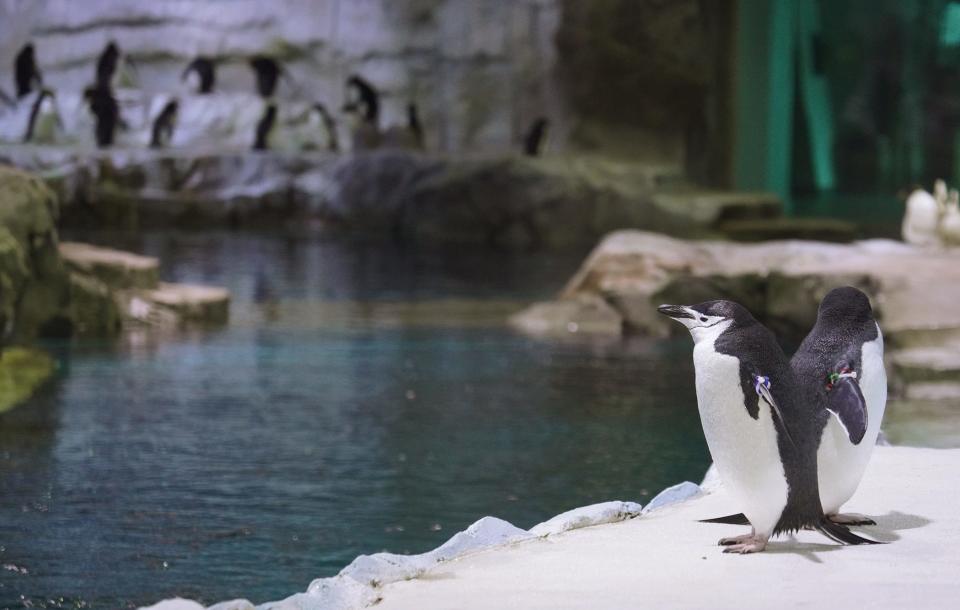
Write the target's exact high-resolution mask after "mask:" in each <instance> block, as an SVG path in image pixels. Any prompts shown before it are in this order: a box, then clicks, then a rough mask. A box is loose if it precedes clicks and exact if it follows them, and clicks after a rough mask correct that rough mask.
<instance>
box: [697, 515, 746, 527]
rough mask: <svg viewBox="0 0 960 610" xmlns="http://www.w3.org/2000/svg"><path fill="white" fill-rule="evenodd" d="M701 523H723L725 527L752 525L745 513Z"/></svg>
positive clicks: (703, 520) (701, 521)
mask: <svg viewBox="0 0 960 610" xmlns="http://www.w3.org/2000/svg"><path fill="white" fill-rule="evenodd" d="M700 523H723V524H725V525H750V520H749V519H747V516H746V515H744V514H743V513H737V514H736V515H727V516H725V517H714V518H713V519H700Z"/></svg>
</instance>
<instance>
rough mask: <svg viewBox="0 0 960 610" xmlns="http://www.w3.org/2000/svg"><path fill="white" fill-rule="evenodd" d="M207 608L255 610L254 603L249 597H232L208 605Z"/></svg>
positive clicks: (209, 609) (210, 609) (213, 609)
mask: <svg viewBox="0 0 960 610" xmlns="http://www.w3.org/2000/svg"><path fill="white" fill-rule="evenodd" d="M207 610H254V608H253V603H252V602H251V601H250V600H248V599H231V600H229V601H225V602H220V603H219V604H214V605H212V606H209V607H207Z"/></svg>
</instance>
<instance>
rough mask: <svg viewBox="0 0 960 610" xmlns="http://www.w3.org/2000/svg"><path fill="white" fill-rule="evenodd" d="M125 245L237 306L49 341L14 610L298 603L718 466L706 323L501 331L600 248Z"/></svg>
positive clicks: (4, 425)
mask: <svg viewBox="0 0 960 610" xmlns="http://www.w3.org/2000/svg"><path fill="white" fill-rule="evenodd" d="M93 237H95V238H97V237H98V236H93ZM100 238H101V239H106V238H103V237H102V236H100ZM111 239H115V238H111ZM126 245H128V246H129V247H131V248H134V249H136V250H138V251H141V252H145V253H149V254H156V255H159V256H161V257H163V260H164V269H163V276H164V278H165V279H170V280H177V281H196V282H207V283H213V284H220V285H225V286H227V287H228V288H230V290H231V291H232V292H233V294H234V297H235V300H234V303H233V306H232V310H231V316H232V317H231V323H230V324H229V325H228V326H227V327H225V328H223V329H218V330H212V331H205V332H191V333H184V334H181V335H177V336H168V337H162V338H157V337H151V336H149V335H143V336H136V335H134V336H132V337H129V338H128V339H126V340H123V341H118V342H115V343H96V342H85V343H76V344H72V345H53V346H51V348H52V349H54V350H55V353H56V354H57V356H58V358H59V360H60V363H61V364H60V366H61V368H60V374H59V376H58V378H57V380H56V381H55V382H54V383H52V384H50V386H48V387H47V388H46V389H45V390H44V391H43V392H42V393H41V394H40V395H38V396H36V397H35V398H34V399H32V400H31V401H30V402H29V403H27V404H24V405H22V406H20V407H18V408H17V409H14V410H13V411H11V412H10V413H8V414H6V415H3V416H0V566H2V567H0V607H22V606H25V605H27V604H32V605H33V606H34V607H70V608H73V607H93V608H121V607H133V606H136V605H138V604H147V603H152V602H155V601H157V600H159V599H161V598H165V597H170V596H174V595H180V596H186V597H193V598H196V599H198V600H201V601H204V602H207V603H211V602H215V601H218V600H222V599H228V598H232V597H237V596H242V597H248V598H250V599H251V600H253V601H254V602H258V603H259V602H263V601H268V600H271V599H279V598H282V597H285V596H287V595H289V594H291V593H293V592H296V591H303V590H304V589H305V588H306V586H307V585H308V584H309V582H310V581H311V580H312V579H313V578H315V577H318V576H327V575H332V574H335V573H336V572H337V571H338V570H339V569H340V568H342V567H343V566H344V565H345V564H347V563H349V562H350V560H352V559H353V558H354V557H355V556H356V555H358V554H360V553H369V552H375V551H381V550H389V551H393V552H400V553H418V552H423V551H426V550H429V549H431V548H433V547H435V546H437V545H439V544H440V543H442V542H443V541H445V540H446V539H447V538H449V537H450V536H451V535H452V534H453V533H455V532H456V531H458V530H461V529H463V528H465V527H466V526H468V525H469V524H470V523H472V522H473V521H475V520H476V519H478V518H480V517H482V516H484V515H488V514H492V515H497V516H499V517H502V518H504V519H507V520H509V521H511V522H513V523H515V524H517V525H519V526H521V527H529V526H532V525H534V524H536V523H537V522H539V521H541V520H544V519H546V518H549V517H551V516H553V515H555V514H557V513H559V512H562V511H564V510H567V509H569V508H572V507H575V506H580V505H584V504H588V503H592V502H598V501H603V500H611V499H623V500H635V501H640V502H644V501H646V500H648V499H649V498H650V497H651V496H652V495H653V494H655V493H656V492H657V491H659V490H660V489H661V488H663V487H664V486H667V485H670V484H673V483H675V482H677V481H681V480H684V479H691V480H695V481H696V480H699V477H701V476H702V474H703V472H704V470H705V468H706V467H707V465H708V463H709V458H708V454H707V450H706V446H705V444H704V442H703V439H702V432H701V430H700V424H699V420H698V417H697V413H696V398H695V396H694V391H693V388H692V384H691V383H690V382H691V379H692V363H691V361H690V345H689V341H688V340H678V341H670V342H661V343H656V342H650V341H642V340H632V341H561V342H557V341H541V340H534V339H530V338H526V337H523V336H520V335H517V334H514V333H512V332H511V331H509V330H508V329H507V328H506V327H505V326H504V325H503V323H502V320H503V317H504V315H505V314H506V313H507V312H509V311H512V310H514V309H516V308H518V307H520V306H522V304H523V303H524V302H528V301H530V300H533V299H536V298H544V297H547V296H549V295H551V294H552V293H553V292H555V291H556V290H557V289H559V288H560V287H561V286H562V284H563V282H564V281H565V279H566V278H567V277H569V275H570V274H571V273H572V272H573V271H574V270H575V269H576V266H577V264H578V263H579V262H580V260H582V256H583V253H582V252H571V253H563V254H559V255H551V256H547V255H544V254H527V253H513V254H509V253H501V254H497V253H490V252H486V251H463V250H460V251H437V250H404V249H400V248H392V247H384V246H382V245H379V246H375V245H370V244H362V243H350V242H344V241H331V240H322V239H292V238H284V237H277V236H267V235H247V234H229V233H224V234H215V235H210V234H206V233H205V234H203V235H199V234H162V233H158V234H152V235H147V236H146V237H143V238H140V239H137V240H136V241H135V242H133V243H129V244H126Z"/></svg>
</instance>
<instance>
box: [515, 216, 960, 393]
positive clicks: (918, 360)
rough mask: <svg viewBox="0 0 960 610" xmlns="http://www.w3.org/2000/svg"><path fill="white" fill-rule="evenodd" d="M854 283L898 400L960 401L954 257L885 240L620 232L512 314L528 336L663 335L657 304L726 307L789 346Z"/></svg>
mask: <svg viewBox="0 0 960 610" xmlns="http://www.w3.org/2000/svg"><path fill="white" fill-rule="evenodd" d="M843 285H853V286H857V287H858V288H860V289H862V290H864V291H865V292H866V293H867V294H868V295H870V297H871V300H872V302H873V306H874V310H875V312H876V314H877V318H878V320H879V322H880V326H881V328H882V329H883V332H884V336H885V342H886V346H887V353H888V355H889V356H890V358H889V360H890V364H891V367H890V369H891V373H892V375H891V377H892V379H893V383H894V389H895V390H897V391H898V393H899V394H901V395H905V396H912V397H914V398H917V399H943V398H944V397H951V398H954V399H958V400H960V367H958V366H956V365H955V362H957V361H958V358H960V309H958V308H957V307H956V306H955V304H956V303H957V302H960V268H958V267H957V265H956V253H955V252H954V251H952V250H929V249H921V248H915V247H912V246H909V245H906V244H902V243H899V242H894V241H889V240H869V241H862V242H855V243H853V244H847V245H841V244H827V243H821V242H802V241H775V242H766V243H761V244H738V243H730V242H716V241H684V240H679V239H674V238H671V237H667V236H664V235H658V234H655V233H646V232H642V231H618V232H615V233H612V234H610V235H609V236H607V237H606V238H605V239H604V240H603V241H602V242H601V243H600V244H599V245H598V246H597V247H596V248H595V249H594V251H593V252H592V253H591V254H590V256H589V257H588V258H587V260H586V261H585V262H584V264H583V265H582V266H581V268H580V270H579V271H578V272H577V273H576V275H574V277H573V278H572V279H571V280H570V281H569V282H568V283H567V286H566V287H565V288H564V289H563V291H562V292H561V294H560V296H559V298H558V299H557V300H555V301H551V302H546V303H538V304H535V305H532V306H531V307H529V308H527V309H526V310H524V311H522V312H520V313H518V314H516V315H515V316H513V318H512V319H511V322H512V324H513V325H514V326H515V327H516V328H519V329H521V330H523V331H525V332H530V333H534V334H540V335H543V334H547V335H564V336H569V335H571V334H574V333H579V334H607V335H608V336H610V335H613V336H619V335H621V334H623V333H627V334H630V333H633V334H645V335H652V336H660V337H662V336H666V335H668V334H671V333H675V332H677V328H679V327H677V326H676V325H671V324H670V323H669V321H668V320H666V319H665V318H664V317H663V316H661V315H659V314H658V313H657V310H656V308H657V306H658V305H660V304H662V303H697V302H700V301H705V300H710V299H719V298H727V299H731V300H735V301H738V302H740V303H742V304H743V305H745V306H746V307H747V308H748V309H750V311H751V312H753V313H754V315H756V316H757V317H758V318H759V319H760V320H761V321H762V322H764V323H765V324H767V325H768V326H769V327H770V328H771V329H772V330H773V331H774V332H776V333H777V334H778V335H779V336H781V337H782V338H784V339H786V340H787V341H788V343H792V342H794V341H797V340H799V339H800V338H802V337H803V336H804V335H805V334H806V332H807V331H808V330H809V329H810V328H811V327H812V326H813V323H814V321H815V320H816V313H817V306H818V304H819V302H820V299H822V298H823V296H824V295H825V294H826V293H827V292H828V291H829V290H831V289H832V288H835V287H837V286H843Z"/></svg>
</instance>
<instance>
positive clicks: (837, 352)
mask: <svg viewBox="0 0 960 610" xmlns="http://www.w3.org/2000/svg"><path fill="white" fill-rule="evenodd" d="M790 365H791V367H792V368H793V370H794V373H796V375H797V379H798V381H799V383H800V384H801V385H802V387H803V389H804V390H805V391H807V392H809V393H810V394H811V395H812V396H811V398H812V400H813V401H815V402H816V403H817V404H818V405H821V408H822V409H824V410H825V412H827V413H830V414H831V417H829V418H828V420H827V421H826V422H825V425H824V427H823V429H822V431H821V436H820V447H819V450H818V452H817V462H818V464H819V476H818V478H819V485H820V502H821V504H822V505H823V512H824V513H826V515H827V517H828V518H829V519H830V520H831V521H833V522H834V523H839V524H843V525H874V521H873V520H872V519H869V518H867V517H865V516H863V515H856V514H841V513H840V512H839V511H840V507H841V506H842V505H843V504H844V503H845V502H846V501H847V500H849V499H850V498H851V497H852V496H853V493H854V492H855V491H856V490H857V487H858V486H859V485H860V479H862V478H863V473H864V470H866V467H867V463H868V462H869V461H870V455H871V453H872V452H873V448H874V446H875V445H876V444H877V435H878V434H879V433H880V423H881V421H882V420H883V412H884V409H885V408H886V404H887V373H886V370H885V369H884V368H883V334H882V333H881V332H880V326H879V325H878V324H877V321H876V320H875V319H874V317H873V309H872V308H871V307H870V299H868V298H867V295H865V294H864V293H863V292H861V291H860V290H857V289H856V288H853V287H852V286H846V287H843V288H836V289H834V290H831V291H830V292H829V293H827V296H825V297H824V298H823V301H821V302H820V308H819V310H818V311H817V322H816V324H815V325H814V327H813V329H812V330H811V331H810V333H809V334H808V335H807V336H806V338H805V339H804V340H803V343H801V344H800V348H799V349H798V350H797V353H796V354H794V356H793V358H792V359H791V361H790Z"/></svg>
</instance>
